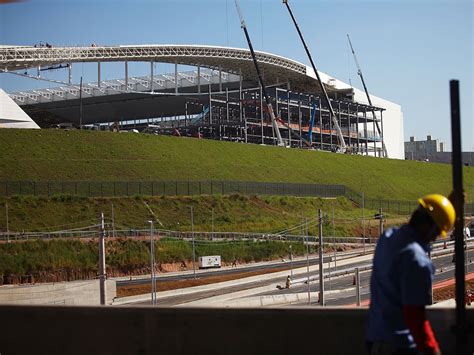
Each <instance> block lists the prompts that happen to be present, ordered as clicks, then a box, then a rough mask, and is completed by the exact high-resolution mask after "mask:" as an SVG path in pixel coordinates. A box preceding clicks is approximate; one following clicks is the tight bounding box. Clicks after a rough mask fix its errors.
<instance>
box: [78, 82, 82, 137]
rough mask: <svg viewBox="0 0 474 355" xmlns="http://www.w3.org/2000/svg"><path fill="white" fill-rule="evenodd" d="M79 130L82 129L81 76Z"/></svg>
mask: <svg viewBox="0 0 474 355" xmlns="http://www.w3.org/2000/svg"><path fill="white" fill-rule="evenodd" d="M79 129H82V76H81V84H80V85H79Z"/></svg>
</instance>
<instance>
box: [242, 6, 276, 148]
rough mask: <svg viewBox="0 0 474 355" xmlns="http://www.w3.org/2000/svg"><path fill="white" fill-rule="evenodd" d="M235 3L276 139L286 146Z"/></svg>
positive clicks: (243, 22)
mask: <svg viewBox="0 0 474 355" xmlns="http://www.w3.org/2000/svg"><path fill="white" fill-rule="evenodd" d="M234 1H235V7H236V8H237V12H238V14H239V18H240V27H241V28H242V29H243V30H244V33H245V38H246V39H247V44H248V46H249V49H250V54H251V55H252V59H253V64H254V65H255V70H256V71H257V76H258V82H259V83H260V86H261V87H262V93H263V97H264V98H265V103H266V105H267V111H268V114H269V115H270V119H271V121H272V126H273V130H274V131H275V134H276V137H277V141H278V145H279V146H284V145H285V144H284V143H283V139H282V138H281V134H280V129H279V128H278V124H277V120H276V118H275V113H274V112H273V107H272V104H271V102H270V98H269V97H268V93H267V89H266V87H265V84H264V82H263V78H262V74H261V73H260V68H259V66H258V62H257V57H256V56H255V51H254V50H253V46H252V42H251V41H250V36H249V33H248V31H247V26H246V25H245V21H244V18H243V16H242V12H241V11H240V6H239V2H238V0H234Z"/></svg>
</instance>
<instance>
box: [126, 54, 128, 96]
mask: <svg viewBox="0 0 474 355" xmlns="http://www.w3.org/2000/svg"><path fill="white" fill-rule="evenodd" d="M125 90H126V91H128V61H127V60H126V61H125Z"/></svg>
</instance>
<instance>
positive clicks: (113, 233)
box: [112, 203, 116, 238]
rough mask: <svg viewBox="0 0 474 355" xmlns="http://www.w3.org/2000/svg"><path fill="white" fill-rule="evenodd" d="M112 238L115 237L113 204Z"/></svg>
mask: <svg viewBox="0 0 474 355" xmlns="http://www.w3.org/2000/svg"><path fill="white" fill-rule="evenodd" d="M112 237H114V238H115V237H116V235H115V215H114V204H113V203H112Z"/></svg>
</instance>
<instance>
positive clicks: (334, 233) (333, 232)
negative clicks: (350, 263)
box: [332, 205, 337, 271]
mask: <svg viewBox="0 0 474 355" xmlns="http://www.w3.org/2000/svg"><path fill="white" fill-rule="evenodd" d="M332 240H333V243H334V245H333V251H334V271H336V268H337V265H336V257H337V253H336V231H335V228H334V205H332Z"/></svg>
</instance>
